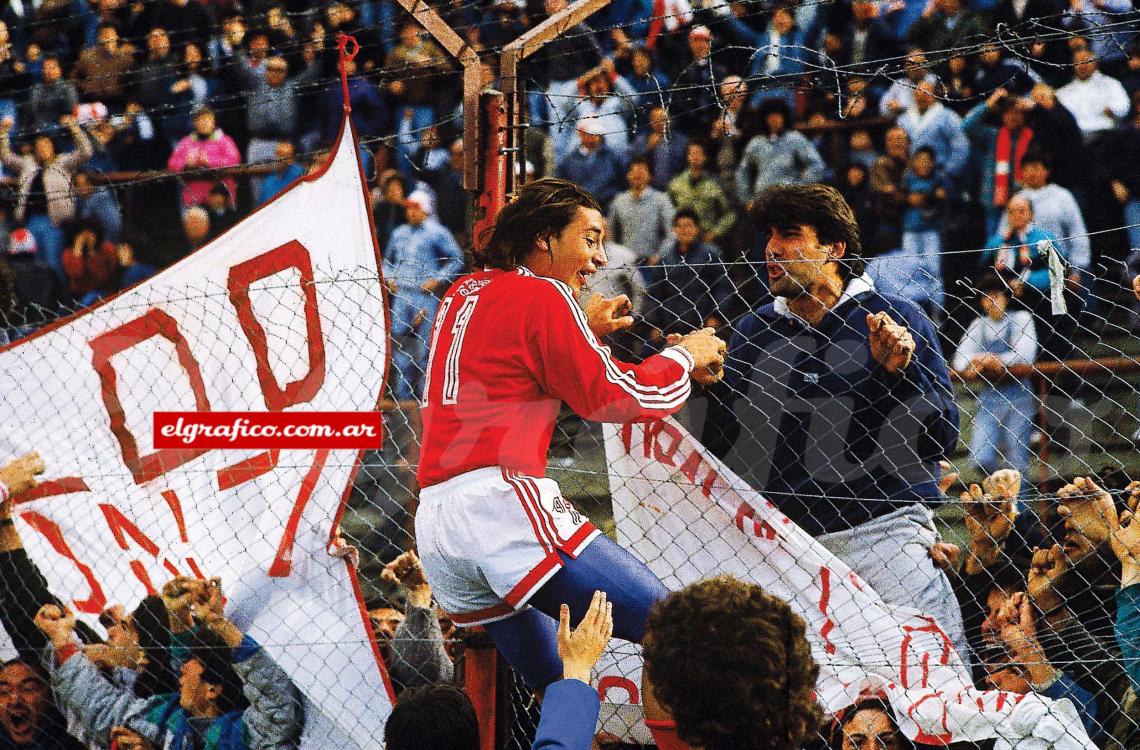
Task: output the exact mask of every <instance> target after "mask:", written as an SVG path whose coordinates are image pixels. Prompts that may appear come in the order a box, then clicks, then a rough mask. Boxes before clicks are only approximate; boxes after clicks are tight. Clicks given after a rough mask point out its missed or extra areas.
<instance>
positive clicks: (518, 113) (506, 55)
mask: <svg viewBox="0 0 1140 750" xmlns="http://www.w3.org/2000/svg"><path fill="white" fill-rule="evenodd" d="M609 4H610V0H577V2H574V3H571V4H570V5H568V6H566V7H565V8H563V9H562V10H560V11H558V12H557V13H555V14H554V15H552V16H550V17H549V18H547V19H546V20H545V21H543V22H542V23H540V24H539V25H538V26H535V27H534V28H533V29H531V30H530V31H527V32H526V33H524V34H523V35H522V36H520V37H519V38H518V39H515V40H514V41H513V42H511V43H510V44H508V45H507V46H505V47H503V51H502V58H501V59H502V66H501V69H500V71H499V78H500V81H501V84H502V90H503V98H504V100H505V104H506V107H507V149H508V153H509V154H510V155H511V159H510V160H509V161H510V162H511V163H512V164H513V166H511V167H509V168H508V169H507V190H508V191H511V192H513V191H514V190H516V189H517V184H516V183H517V182H518V179H519V178H518V175H521V174H523V171H524V169H525V167H526V150H525V149H524V147H523V141H524V140H525V138H524V135H523V131H522V129H521V128H520V127H519V125H520V123H521V122H522V120H523V116H524V115H525V113H526V101H525V99H524V97H523V93H524V92H523V87H522V84H521V83H520V81H519V64H520V63H521V62H522V61H523V60H525V59H526V58H528V57H530V56H531V55H533V54H534V53H535V52H537V51H538V50H540V49H541V48H542V46H543V45H544V44H546V43H547V42H549V41H550V40H551V39H554V38H555V37H557V36H558V35H559V34H563V33H565V32H566V31H568V30H569V29H572V28H574V27H575V26H577V25H578V24H580V23H582V22H583V21H585V20H586V19H587V18H589V17H590V16H591V15H593V14H594V13H597V12H598V11H599V10H601V9H602V8H604V7H606V6H607V5H609Z"/></svg>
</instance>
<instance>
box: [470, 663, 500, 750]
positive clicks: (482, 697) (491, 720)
mask: <svg viewBox="0 0 1140 750" xmlns="http://www.w3.org/2000/svg"><path fill="white" fill-rule="evenodd" d="M487 645H488V646H489V648H486V647H484V648H476V647H472V646H471V645H468V646H467V649H466V650H465V651H464V656H463V661H464V665H463V674H464V684H463V687H464V689H465V690H466V691H467V695H468V696H469V697H470V698H471V703H472V704H473V705H474V706H475V717H476V718H477V719H478V720H479V750H495V736H496V732H497V729H498V727H497V726H496V721H495V719H496V709H497V707H498V697H499V692H498V657H499V652H498V651H496V650H495V647H494V646H491V645H490V644H487Z"/></svg>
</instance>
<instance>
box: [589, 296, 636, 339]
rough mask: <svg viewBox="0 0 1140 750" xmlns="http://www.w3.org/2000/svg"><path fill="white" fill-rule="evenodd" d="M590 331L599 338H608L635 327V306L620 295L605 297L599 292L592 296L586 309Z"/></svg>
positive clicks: (627, 298)
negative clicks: (616, 332) (615, 333)
mask: <svg viewBox="0 0 1140 750" xmlns="http://www.w3.org/2000/svg"><path fill="white" fill-rule="evenodd" d="M584 309H585V311H586V321H587V323H588V324H589V326H590V330H591V331H593V332H594V335H595V336H597V337H598V338H602V337H603V336H608V335H610V334H611V333H614V332H615V331H621V330H624V329H626V328H629V327H630V326H632V325H633V316H632V315H630V313H631V312H633V305H632V304H631V303H630V301H629V297H627V296H626V295H624V294H619V295H618V296H616V297H603V296H602V295H601V294H599V293H598V292H594V293H593V294H591V295H590V298H589V299H587V300H586V304H585V307H584Z"/></svg>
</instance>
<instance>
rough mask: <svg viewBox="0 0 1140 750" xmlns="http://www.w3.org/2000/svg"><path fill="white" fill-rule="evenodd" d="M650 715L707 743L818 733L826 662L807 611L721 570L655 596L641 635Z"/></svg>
mask: <svg viewBox="0 0 1140 750" xmlns="http://www.w3.org/2000/svg"><path fill="white" fill-rule="evenodd" d="M642 647H643V649H644V655H645V674H646V679H645V680H644V682H645V684H646V691H647V693H648V692H649V691H650V690H651V691H652V695H653V697H654V698H655V699H656V701H657V703H658V704H659V705H660V706H661V707H662V708H664V709H666V711H667V712H668V713H667V714H666V715H653V714H652V712H651V711H650V709H649V705H650V704H649V700H648V697H647V698H646V706H647V708H646V722H645V723H646V725H647V726H649V727H650V728H651V729H654V730H655V732H654V739H655V740H656V741H657V744H658V747H660V748H661V749H662V750H670V748H672V747H681V745H679V744H676V745H670V744H668V742H666V744H662V739H663V737H665V736H667V735H668V734H669V733H670V732H671V733H673V735H672V738H671V739H673V738H679V739H680V740H683V741H684V742H687V743H688V744H689V745H691V746H693V747H699V748H701V749H702V750H795V748H799V747H802V746H803V745H804V744H805V743H807V742H808V741H809V740H811V739H812V738H814V737H815V736H816V733H817V732H818V731H819V729H820V726H821V725H822V722H823V712H822V710H821V709H820V707H819V705H818V704H817V703H816V702H815V697H814V692H815V684H816V679H817V678H818V676H819V665H818V664H816V662H815V660H814V659H813V658H812V655H811V647H810V646H809V645H808V641H807V636H806V624H805V623H804V620H803V618H801V617H800V616H799V615H797V614H796V613H795V612H793V611H792V608H791V607H790V606H788V603H787V602H785V601H783V600H782V599H779V598H777V597H775V596H772V595H771V594H768V593H766V592H765V591H764V590H763V589H762V588H760V587H759V586H757V585H756V584H753V583H746V582H744V581H740V580H738V579H736V578H733V577H731V576H726V575H722V576H717V577H716V578H710V579H707V580H704V581H698V582H697V583H693V584H690V585H688V586H686V587H685V588H684V589H682V590H680V591H675V592H673V593H672V594H670V595H669V596H668V597H666V598H665V599H663V600H662V601H660V602H658V603H657V604H656V605H654V607H653V610H652V611H651V612H650V613H649V619H648V620H647V621H646V623H645V638H644V640H643V641H642Z"/></svg>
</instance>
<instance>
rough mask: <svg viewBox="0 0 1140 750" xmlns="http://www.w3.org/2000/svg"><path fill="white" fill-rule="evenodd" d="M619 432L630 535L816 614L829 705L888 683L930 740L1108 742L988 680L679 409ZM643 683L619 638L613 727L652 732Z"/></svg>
mask: <svg viewBox="0 0 1140 750" xmlns="http://www.w3.org/2000/svg"><path fill="white" fill-rule="evenodd" d="M605 431H606V432H605V435H606V460H607V464H608V465H609V469H610V490H611V493H612V495H613V506H614V520H615V521H616V523H617V532H618V542H619V543H620V544H621V545H622V546H624V547H627V548H628V549H630V550H632V551H633V553H634V554H635V555H637V556H638V557H639V558H641V559H642V560H644V561H645V562H646V564H648V565H649V567H650V568H651V569H652V570H653V572H654V573H656V574H657V576H658V577H659V578H661V580H662V581H663V582H664V583H665V585H666V586H667V587H668V588H670V589H672V590H676V589H680V588H683V587H684V586H686V585H688V584H690V583H693V582H694V581H698V580H700V579H702V578H708V577H710V576H714V575H718V574H721V573H726V574H729V575H733V576H736V577H737V578H740V579H743V580H746V581H752V582H754V583H757V584H759V585H760V586H761V587H763V588H764V590H765V591H767V592H768V593H771V594H774V595H775V596H778V597H780V598H781V599H783V600H785V601H787V602H788V603H789V604H790V605H791V606H792V608H793V609H794V610H795V611H796V612H797V613H798V614H799V615H800V616H801V617H803V618H804V620H805V621H806V622H807V636H808V640H809V641H810V642H811V648H812V654H813V656H814V657H815V659H816V661H817V662H818V663H819V665H820V675H819V682H818V683H817V686H816V697H817V699H818V700H819V702H820V705H821V706H823V708H824V710H825V711H826V712H828V713H834V712H836V711H838V710H840V709H842V708H845V707H847V706H850V705H851V704H853V703H855V702H856V700H857V699H858V698H859V696H860V694H865V693H869V692H879V693H882V694H885V695H886V696H887V698H888V699H889V701H890V703H891V705H892V707H893V709H894V713H895V716H896V717H897V720H898V723H899V728H900V729H901V730H902V732H903V733H904V734H906V736H907V737H909V738H911V739H913V740H916V741H918V742H922V743H928V744H935V745H945V744H948V743H950V742H960V741H974V742H976V741H980V740H984V739H990V738H1000V741H999V746H1000V747H1003V748H1011V747H1023V748H1034V749H1035V750H1044V749H1045V748H1050V747H1052V748H1056V750H1062V749H1064V750H1078V749H1082V750H1093V748H1095V745H1093V744H1092V742H1091V741H1090V740H1089V739H1088V735H1087V734H1086V732H1085V730H1084V727H1083V726H1082V725H1081V722H1080V719H1079V717H1078V716H1077V712H1076V709H1075V708H1074V707H1073V706H1072V704H1071V703H1070V702H1069V701H1067V700H1062V701H1056V702H1050V701H1049V700H1048V699H1045V698H1041V697H1038V696H1035V695H1029V696H1023V695H1016V694H1011V693H1002V692H998V691H993V690H989V691H982V690H977V689H975V688H974V687H973V686H972V684H971V681H970V676H969V674H968V672H967V670H966V668H965V667H964V666H963V664H962V661H961V660H960V659H959V658H958V654H957V653H956V652H955V651H954V649H953V647H952V646H951V645H950V640H949V638H947V637H946V635H945V634H944V633H943V632H942V629H941V628H940V627H939V626H938V623H937V622H935V620H934V618H932V617H929V616H927V615H925V614H923V613H922V612H919V611H917V610H914V609H909V608H905V607H894V606H890V605H888V604H886V603H884V602H883V600H882V599H880V598H879V596H878V594H876V593H875V592H874V591H873V590H872V589H871V588H870V587H869V586H868V585H867V584H866V583H865V582H864V581H863V580H862V579H860V578H859V576H857V575H856V574H855V573H854V572H853V571H852V570H851V569H850V568H849V567H848V566H847V565H846V564H844V563H843V562H842V561H841V560H840V559H839V558H837V557H835V555H833V554H832V553H831V552H829V551H828V550H827V549H826V548H824V547H823V546H822V545H821V544H819V543H818V542H816V541H815V540H814V539H813V538H812V537H811V536H809V535H808V534H807V533H806V532H805V531H803V530H802V529H800V528H799V527H798V526H796V525H795V524H794V523H792V522H791V521H790V520H789V519H788V518H787V517H786V516H785V515H784V514H783V513H780V512H779V511H778V510H777V509H776V507H775V506H774V505H772V503H770V502H769V501H767V500H765V499H764V497H763V496H761V495H760V493H758V492H756V491H754V490H752V489H751V488H749V487H748V486H747V485H746V484H745V483H744V482H743V481H742V480H740V479H739V478H738V477H736V476H735V475H734V474H733V473H732V472H731V471H730V470H729V469H728V468H727V467H726V466H725V465H724V464H722V463H721V462H720V461H719V460H717V458H716V457H715V456H713V455H712V454H710V453H709V452H708V451H707V450H706V449H705V448H704V447H703V446H701V445H700V444H699V443H698V442H697V441H696V440H694V439H693V438H692V436H690V435H689V434H688V433H687V432H686V431H685V429H684V428H683V427H681V426H680V425H679V424H678V423H677V422H675V421H674V420H672V419H667V420H664V421H658V422H651V423H646V424H627V425H622V426H618V425H605ZM640 685H641V658H640V654H639V650H638V649H637V648H636V647H634V646H632V645H630V644H624V643H623V644H620V645H618V646H616V647H614V648H613V649H611V651H610V652H609V654H608V655H607V658H606V660H605V661H603V663H602V664H601V665H600V668H599V671H598V688H599V691H600V692H601V693H602V694H603V699H604V701H605V702H604V703H603V707H602V729H603V730H604V731H607V732H610V733H613V734H615V735H618V736H625V737H630V738H632V739H635V740H637V741H643V742H644V741H648V732H647V730H646V729H645V727H644V725H643V724H642V723H641V718H642V717H641V711H640V706H639V705H638V704H639V703H640V696H639V694H638V690H639V688H640ZM1003 743H1004V744H1003Z"/></svg>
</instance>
